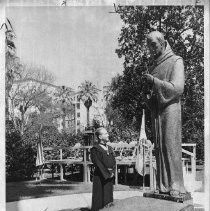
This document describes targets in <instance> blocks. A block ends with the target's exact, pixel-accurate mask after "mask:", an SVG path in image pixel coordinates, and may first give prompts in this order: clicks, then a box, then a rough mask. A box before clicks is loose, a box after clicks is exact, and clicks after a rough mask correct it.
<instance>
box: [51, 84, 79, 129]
mask: <svg viewBox="0 0 210 211" xmlns="http://www.w3.org/2000/svg"><path fill="white" fill-rule="evenodd" d="M74 95H75V93H74V92H73V90H72V89H71V88H69V87H65V86H62V87H61V88H59V89H57V91H56V92H55V93H54V107H55V108H59V109H57V111H58V112H57V115H58V116H61V117H62V126H63V130H64V131H65V132H66V116H74V115H75V107H74V104H73V97H74Z"/></svg>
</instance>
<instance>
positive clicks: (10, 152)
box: [6, 131, 36, 181]
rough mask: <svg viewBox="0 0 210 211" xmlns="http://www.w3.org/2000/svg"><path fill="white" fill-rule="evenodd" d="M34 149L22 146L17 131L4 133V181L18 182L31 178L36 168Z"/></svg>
mask: <svg viewBox="0 0 210 211" xmlns="http://www.w3.org/2000/svg"><path fill="white" fill-rule="evenodd" d="M35 159H36V149H35V148H34V147H33V145H31V144H28V143H27V144H24V142H23V139H22V137H21V134H20V133H19V132H18V131H13V132H8V131H7V132H6V180H7V181H20V180H26V179H30V178H32V176H33V174H34V172H35V170H36V167H35Z"/></svg>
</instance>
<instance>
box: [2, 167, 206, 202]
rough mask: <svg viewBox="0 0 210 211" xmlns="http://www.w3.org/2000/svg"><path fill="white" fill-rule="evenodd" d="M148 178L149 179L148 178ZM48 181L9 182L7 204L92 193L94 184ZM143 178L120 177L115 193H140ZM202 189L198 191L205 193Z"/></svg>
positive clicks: (199, 173) (198, 175) (200, 172)
mask: <svg viewBox="0 0 210 211" xmlns="http://www.w3.org/2000/svg"><path fill="white" fill-rule="evenodd" d="M147 176H148V177H147ZM147 176H146V186H148V182H149V175H147ZM45 177H47V178H48V179H46V180H42V181H36V180H35V179H34V180H31V181H23V182H9V183H7V184H6V202H12V201H18V200H23V199H30V198H41V197H49V196H57V195H68V194H77V193H91V192H92V183H84V182H81V181H82V177H81V175H79V174H78V175H77V174H74V177H73V178H72V177H70V175H69V176H68V175H67V176H66V177H65V179H67V180H66V181H59V177H58V174H55V178H54V179H51V178H50V177H51V175H50V174H45ZM203 179H204V171H203V168H200V169H197V171H196V180H199V181H203ZM141 182H142V178H140V176H139V177H137V178H136V182H134V181H133V177H132V176H131V175H130V176H128V177H127V182H126V183H124V182H123V178H122V177H120V175H119V183H120V184H119V185H117V186H114V190H115V191H123V190H127V191H130V190H132V191H134V190H136V191H139V190H140V186H142V183H141ZM203 190H204V188H203V187H202V188H201V189H200V190H198V191H201V192H202V191H203Z"/></svg>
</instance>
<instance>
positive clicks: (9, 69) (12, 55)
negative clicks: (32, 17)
mask: <svg viewBox="0 0 210 211" xmlns="http://www.w3.org/2000/svg"><path fill="white" fill-rule="evenodd" d="M3 29H5V47H6V49H5V71H6V72H5V111H6V118H7V119H9V93H10V90H11V88H12V84H13V81H14V80H15V79H16V78H18V77H19V75H20V71H21V68H22V66H21V64H20V60H19V58H18V57H17V56H16V46H15V43H14V39H15V38H16V35H15V31H14V29H13V27H12V24H11V22H10V20H9V19H8V18H6V22H5V23H3V24H2V25H1V28H0V30H3Z"/></svg>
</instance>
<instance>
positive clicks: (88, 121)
mask: <svg viewBox="0 0 210 211" xmlns="http://www.w3.org/2000/svg"><path fill="white" fill-rule="evenodd" d="M89 110H90V108H89V107H87V127H89V126H90V111H89Z"/></svg>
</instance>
